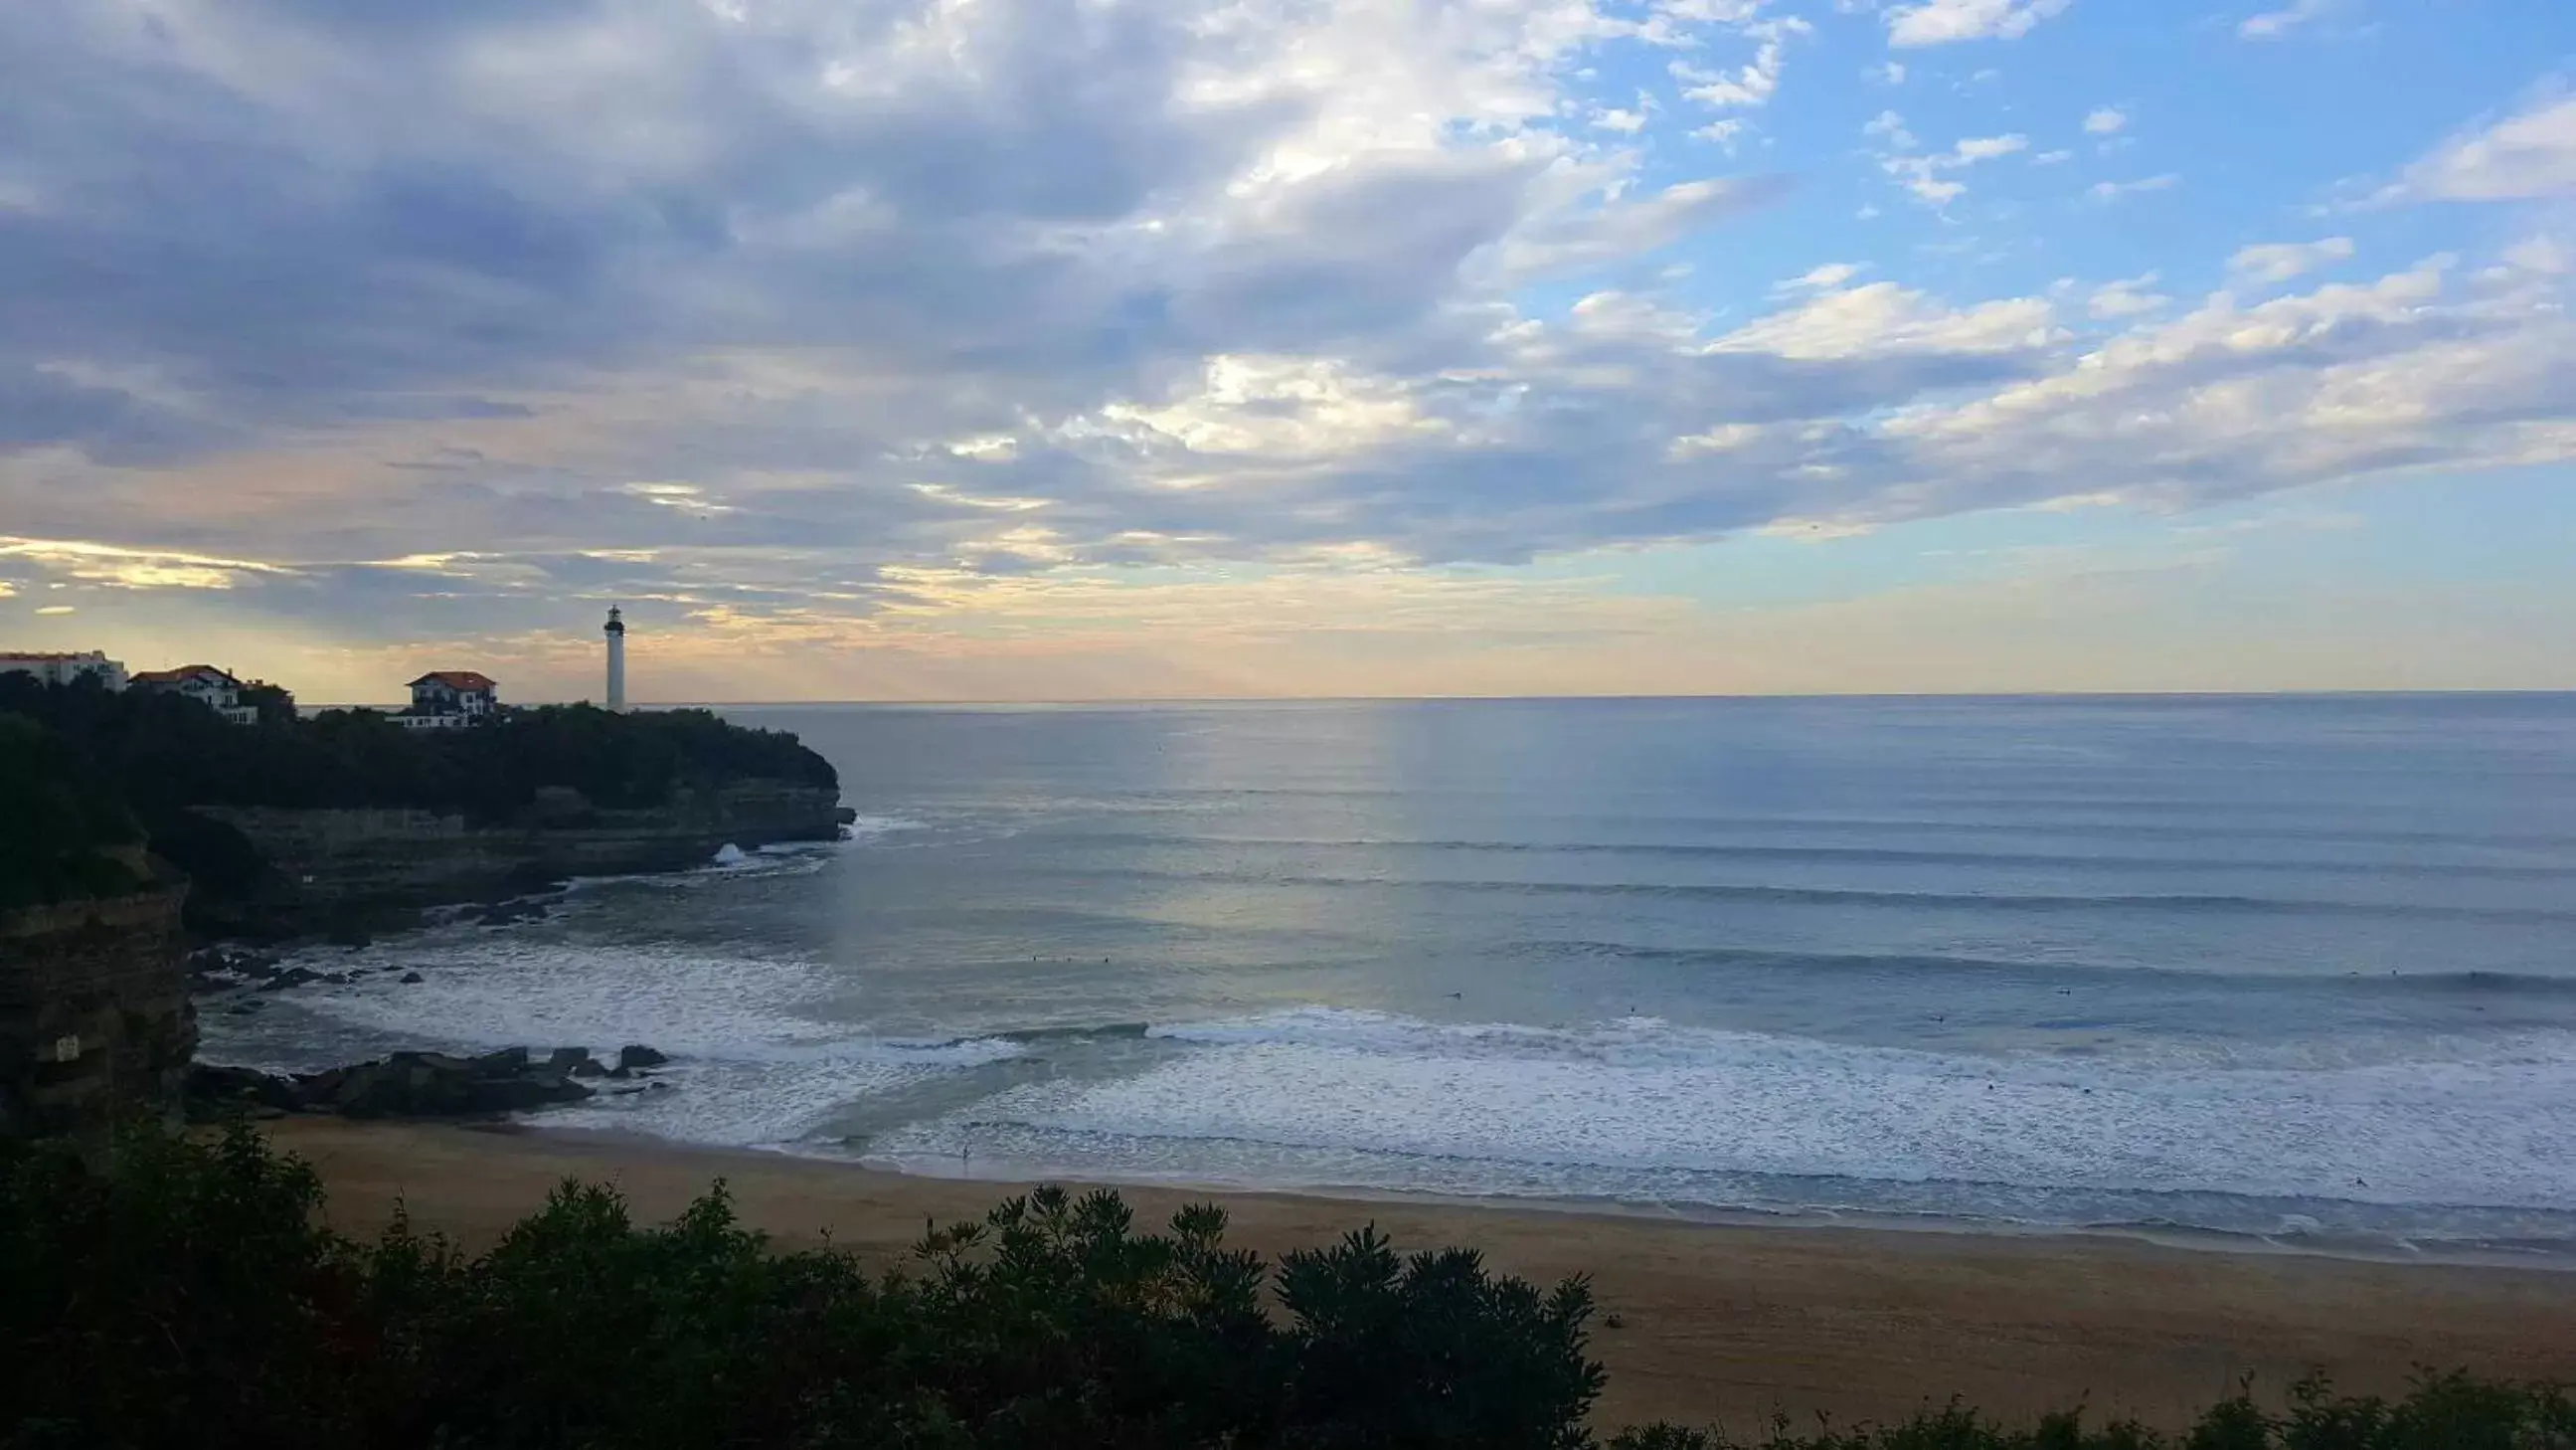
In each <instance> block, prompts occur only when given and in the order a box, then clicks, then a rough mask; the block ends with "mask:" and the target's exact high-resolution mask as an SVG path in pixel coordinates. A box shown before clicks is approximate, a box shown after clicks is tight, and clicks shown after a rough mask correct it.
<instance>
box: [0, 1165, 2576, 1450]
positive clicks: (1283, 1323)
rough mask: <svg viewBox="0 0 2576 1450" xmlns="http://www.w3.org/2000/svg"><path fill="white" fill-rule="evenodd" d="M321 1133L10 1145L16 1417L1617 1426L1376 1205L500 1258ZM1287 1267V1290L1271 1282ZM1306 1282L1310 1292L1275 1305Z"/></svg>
mask: <svg viewBox="0 0 2576 1450" xmlns="http://www.w3.org/2000/svg"><path fill="white" fill-rule="evenodd" d="M320 1202H321V1190H320V1187H319V1185H318V1183H317V1181H316V1180H315V1178H314V1176H313V1174H312V1173H311V1171H310V1170H309V1169H307V1168H306V1167H305V1166H304V1165H303V1164H301V1163H300V1162H298V1161H296V1160H294V1159H292V1158H288V1157H281V1156H279V1155H277V1154H275V1153H273V1152H272V1151H270V1150H269V1149H268V1148H267V1146H266V1145H265V1143H264V1142H263V1141H262V1140H261V1139H259V1138H258V1137H256V1136H255V1135H253V1134H251V1133H249V1132H247V1131H243V1130H237V1131H235V1132H234V1133H232V1134H231V1135H229V1136H227V1137H226V1138H224V1139H223V1140H222V1141H220V1142H216V1143H206V1142H196V1141H189V1140H186V1139H179V1138H172V1137H168V1136H164V1135H161V1134H159V1133H156V1132H149V1131H145V1132H139V1133H137V1134H135V1135H133V1136H130V1137H129V1138H127V1139H126V1140H124V1141H123V1142H122V1143H121V1144H120V1146H119V1148H118V1151H117V1158H116V1161H115V1164H114V1166H113V1167H112V1169H111V1170H110V1171H108V1172H106V1173H104V1174H99V1173H93V1172H91V1171H88V1170H86V1169H84V1168H82V1167H80V1166H78V1165H77V1164H76V1163H75V1162H74V1161H73V1160H72V1159H71V1158H69V1157H68V1156H66V1155H62V1154H58V1153H55V1152H52V1151H49V1150H31V1149H27V1148H23V1147H19V1148H12V1147H9V1146H8V1145H5V1144H0V1447H7V1450H39V1447H42V1450H52V1447H57V1446H63V1447H68V1446H74V1445H78V1446H85V1447H87V1446H101V1445H105V1446H146V1447H158V1446H178V1445H185V1446H191V1447H197V1446H217V1447H222V1446H235V1445H242V1446H252V1445H255V1446H260V1447H278V1450H299V1447H306V1446H313V1447H323V1446H330V1447H348V1446H360V1445H363V1446H369V1447H375V1446H387V1447H442V1450H471V1447H522V1446H524V1447H531V1450H534V1447H601V1450H605V1447H612V1446H615V1447H629V1446H641V1445H654V1446H664V1445H667V1446H691V1447H696V1446H811V1447H832V1446H895V1447H1014V1450H1019V1447H1028V1450H1036V1447H1041V1446H1043V1447H1073V1450H1079V1447H1120V1450H1156V1447H1184V1446H1189V1447H1199V1446H1206V1447H1220V1446H1230V1447H1244V1450H1249V1447H1280V1450H1326V1447H1331V1450H1341V1447H1349V1450H1361V1447H1370V1450H1377V1447H1384V1450H1396V1447H1415V1446H1419V1447H1456V1450H1466V1447H1470V1446H1474V1447H1487V1446H1491V1447H1504V1450H1510V1447H1529V1450H1541V1447H1583V1446H1590V1445H1592V1444H1594V1443H1595V1442H1594V1441H1593V1439H1592V1437H1591V1435H1590V1433H1589V1431H1588V1430H1587V1429H1586V1428H1585V1424H1584V1418H1585V1414H1586V1412H1587V1410H1588V1409H1589V1407H1590V1405H1591V1403H1592V1401H1593V1398H1594V1396H1595V1395H1596V1393H1597V1392H1598V1390H1599V1388H1600V1384H1601V1371H1600V1367H1599V1366H1598V1365H1596V1364H1593V1363H1592V1362H1590V1361H1589V1360H1588V1359H1586V1358H1585V1356H1584V1346H1585V1339H1584V1327H1585V1321H1586V1319H1587V1317H1588V1316H1589V1314H1590V1311H1591V1304H1590V1295H1589V1293H1588V1291H1587V1290H1586V1288H1585V1286H1584V1285H1583V1284H1582V1283H1580V1282H1569V1283H1566V1284H1563V1285H1560V1286H1559V1287H1558V1288H1557V1289H1556V1290H1555V1291H1554V1292H1553V1293H1552V1294H1542V1293H1541V1292H1539V1291H1538V1290H1537V1289H1535V1288H1533V1287H1532V1286H1530V1285H1528V1284H1526V1283H1523V1282H1521V1281H1519V1280H1516V1279H1510V1278H1496V1277H1494V1276H1492V1275H1490V1274H1488V1273H1487V1272H1485V1271H1484V1269H1483V1268H1482V1267H1481V1266H1480V1265H1479V1264H1478V1263H1477V1262H1476V1260H1475V1257H1474V1256H1473V1255H1471V1254H1463V1253H1458V1252H1454V1251H1452V1252H1446V1253H1436V1254H1426V1255H1418V1256H1415V1257H1412V1258H1402V1257H1399V1256H1397V1255H1396V1254H1395V1253H1394V1252H1393V1251H1392V1250H1391V1249H1390V1248H1389V1246H1388V1245H1387V1244H1386V1243H1385V1241H1384V1240H1382V1239H1380V1238H1378V1237H1377V1236H1376V1234H1375V1233H1374V1232H1373V1231H1369V1230H1362V1231H1361V1232H1359V1233H1356V1234H1353V1235H1351V1236H1350V1237H1349V1238H1347V1239H1345V1240H1344V1241H1343V1242H1342V1243H1341V1244H1339V1245H1338V1246H1336V1247H1334V1248H1332V1249H1330V1250H1327V1251H1324V1252H1320V1253H1312V1254H1294V1255H1290V1256H1288V1257H1287V1258H1286V1259H1285V1260H1284V1261H1283V1262H1282V1263H1281V1265H1280V1266H1279V1271H1278V1275H1277V1280H1276V1283H1275V1285H1273V1284H1272V1283H1271V1282H1270V1277H1269V1274H1268V1271H1267V1266H1266V1265H1265V1264H1264V1263H1263V1262H1262V1261H1261V1260H1260V1259H1259V1258H1258V1257H1257V1256H1256V1255H1253V1254H1251V1253H1248V1252H1244V1251H1239V1250H1230V1249H1228V1248H1226V1247H1225V1245H1224V1239H1223V1235H1224V1229H1225V1217H1224V1215H1223V1214H1222V1213H1220V1212H1219V1211H1217V1210H1216V1209H1213V1208H1193V1209H1188V1210H1185V1211H1183V1212H1182V1213H1180V1214H1178V1215H1176V1216H1175V1218H1174V1220H1173V1222H1172V1225H1171V1227H1170V1230H1169V1231H1168V1232H1165V1233H1138V1232H1137V1231H1136V1230H1135V1226H1134V1225H1133V1223H1132V1222H1131V1221H1130V1216H1129V1212H1128V1209H1127V1206H1126V1205H1125V1204H1124V1203H1123V1202H1122V1201H1121V1200H1120V1199H1119V1198H1118V1197H1117V1196H1116V1195H1115V1194H1109V1193H1095V1194H1091V1195H1089V1196H1086V1197H1081V1198H1076V1197H1073V1196H1071V1195H1068V1194H1066V1193H1064V1192H1062V1191H1060V1190H1053V1189H1045V1190H1040V1191H1039V1192H1037V1193H1035V1194H1032V1195H1031V1196H1029V1197H1028V1198H1025V1199H1014V1200H1012V1201H1010V1202H1008V1203H1005V1204H1003V1205H1002V1206H1001V1207H1000V1208H997V1209H995V1210H994V1211H993V1212H992V1213H991V1214H990V1215H988V1216H987V1217H986V1219H985V1220H984V1221H983V1222H981V1223H971V1224H959V1225H955V1226H952V1227H949V1228H945V1229H939V1230H935V1231H933V1232H932V1233H930V1234H929V1235H928V1236H927V1238H926V1239H925V1240H924V1241H923V1243H922V1244H921V1246H920V1248H919V1250H918V1258H917V1261H916V1263H915V1264H914V1266H913V1267H912V1268H911V1269H910V1270H909V1271H907V1272H903V1273H895V1274H884V1275H878V1274H872V1273H870V1272H868V1271H867V1270H865V1269H864V1268H862V1267H861V1266H860V1265H859V1264H857V1263H856V1262H855V1261H854V1260H852V1259H851V1258H849V1257H848V1256H846V1255H843V1254H839V1253H835V1252H831V1251H828V1250H825V1251H809V1252H802V1253H785V1254H782V1253H773V1252H770V1251H769V1250H768V1249H767V1247H766V1246H765V1245H764V1244H763V1242H762V1241H761V1239H760V1238H759V1236H757V1235H755V1234H752V1233H749V1232H747V1231H745V1230H744V1229H742V1228H741V1227H740V1226H739V1225H737V1224H736V1223H735V1221H734V1218H733V1214H732V1210H731V1207H730V1205H729V1203H728V1202H727V1200H726V1197H725V1194H724V1189H723V1186H722V1185H721V1184H718V1185H717V1186H716V1188H715V1189H714V1190H713V1191H712V1192H710V1193H709V1194H708V1195H707V1196H706V1197H704V1198H702V1199H700V1200H699V1201H698V1202H697V1203H696V1204H695V1205H693V1206H692V1207H691V1208H690V1209H689V1210H688V1211H687V1212H686V1213H684V1214H683V1215H682V1216H681V1217H680V1218H679V1219H678V1220H677V1221H676V1222H674V1223H672V1224H669V1225H667V1226H665V1227H661V1228H646V1229H639V1228H637V1227H636V1226H634V1225H633V1224H632V1223H631V1222H630V1221H629V1218H628V1215H627V1211H626V1206H625V1204H624V1203H623V1202H622V1201H621V1200H620V1199H619V1198H618V1196H617V1195H616V1194H615V1193H614V1192H612V1191H610V1190H608V1189H605V1188H599V1187H592V1186H585V1185H581V1184H577V1183H567V1184H565V1185H564V1186H563V1187H562V1188H560V1189H558V1190H557V1191H556V1192H555V1194H554V1195H553V1196H552V1198H551V1199H550V1200H549V1201H548V1203H547V1204H546V1207H545V1208H544V1209H543V1210H542V1211H541V1212H539V1213H537V1214H536V1215H534V1216H532V1217H530V1218H529V1219H527V1220H525V1221H524V1222H522V1223H521V1224H519V1225H518V1227H517V1228H516V1229H514V1230H513V1231H512V1232H511V1233H510V1235H509V1236H508V1237H507V1239H505V1240H504V1241H503V1242H502V1243H501V1244H500V1246H499V1247H497V1248H495V1249H494V1250H493V1251H492V1252H491V1253H489V1254H486V1255H484V1256H482V1257H481V1258H478V1259H468V1258H466V1257H464V1256H462V1255H460V1254H459V1253H457V1252H456V1251H455V1250H454V1249H452V1248H451V1247H449V1246H448V1245H446V1244H444V1243H442V1242H440V1241H439V1240H438V1239H436V1238H435V1237H431V1236H427V1235H423V1234H420V1233H417V1232H415V1231H413V1229H412V1228H411V1226H410V1225H409V1224H408V1223H405V1222H401V1221H397V1222H396V1223H395V1225H394V1226H393V1227H392V1228H391V1229H390V1230H388V1231H387V1232H386V1233H385V1234H384V1235H383V1236H382V1237H381V1238H379V1239H378V1240H377V1241H376V1242H374V1243H372V1244H363V1245H362V1244H356V1243H352V1242H349V1241H347V1240H344V1239H342V1238H340V1237H338V1236H336V1235H333V1234H331V1233H329V1232H327V1231H324V1230H322V1229H319V1228H316V1227H314V1226H313V1224H312V1218H313V1214H314V1211H315V1210H316V1209H317V1208H318V1207H319V1206H320ZM1271 1288H1275V1291H1276V1292H1275V1295H1269V1296H1265V1290H1266V1289H1271ZM1273 1307H1275V1310H1276V1312H1265V1310H1266V1309H1269V1308H1273ZM1610 1445H1611V1447H1612V1450H2150V1447H2155V1450H2565V1447H2568V1446H2571V1445H2576V1405H2571V1403H2570V1401H2569V1400H2568V1399H2567V1398H2566V1397H2565V1396H2564V1395H2562V1394H2560V1393H2558V1392H2557V1391H2555V1390H2549V1389H2542V1388H2534V1387H2524V1386H2516V1385H2509V1384H2493V1383H2486V1382H2481V1381H2476V1380H2472V1379H2469V1378H2467V1377H2465V1376H2461V1375H2430V1376H2427V1377H2426V1378H2425V1379H2424V1380H2423V1381H2422V1382H2421V1384H2420V1385H2419V1387H2418V1388H2417V1390H2416V1392H2415V1393H2414V1394H2412V1395H2410V1396H2409V1397H2408V1398H2406V1399H2405V1400H2403V1401H2399V1402H2395V1403H2388V1402H2383V1401H2380V1400H2376V1399H2338V1398H2335V1397H2334V1396H2332V1395H2331V1394H2330V1393H2329V1392H2328V1391H2327V1389H2326V1387H2325V1386H2324V1385H2322V1384H2309V1385H2304V1386H2301V1387H2299V1389H2298V1390H2297V1392H2296V1393H2295V1394H2294V1396H2293V1398H2292V1403H2291V1405H2290V1407H2289V1409H2288V1410H2287V1411H2286V1412H2285V1413H2280V1414H2274V1413H2270V1412H2268V1411H2266V1410H2264V1409H2262V1408H2260V1407H2258V1406H2257V1405H2256V1404H2255V1403H2254V1402H2253V1401H2252V1400H2250V1399H2247V1398H2239V1399H2236V1400H2232V1401H2229V1402H2226V1403H2223V1404H2221V1405H2218V1406H2216V1407H2215V1408H2213V1409H2212V1410H2210V1411H2209V1413H2208V1414H2207V1415H2206V1416H2205V1417H2204V1418H2203V1420H2202V1421H2201V1423H2200V1424H2199V1425H2198V1426H2197V1427H2195V1428H2194V1429H2193V1430H2192V1431H2190V1432H2189V1433H2188V1434H2186V1435H2184V1436H2182V1437H2180V1438H2178V1439H2166V1438H2161V1437H2159V1436H2156V1435H2154V1434H2151V1433H2149V1432H2147V1431H2144V1430H2141V1429H2139V1428H2137V1427H2135V1426H2125V1425H2111V1426H2105V1427H2100V1428H2089V1427H2086V1426H2085V1425H2083V1424H2082V1422H2081V1420H2080V1419H2079V1418H2078V1417H2077V1416H2074V1415H2066V1416H2058V1417H2053V1418H2051V1419H2049V1420H2046V1421H2044V1422H2042V1423H2041V1424H2039V1425H2038V1426H2035V1427H2031V1428H2028V1429H2006V1428H2001V1427H1998V1426H1995V1425H1993V1424H1990V1423H1988V1422H1986V1421H1984V1420H1982V1419H1981V1418H1979V1417H1978V1416H1977V1415H1975V1414H1974V1413H1973V1412H1971V1411H1969V1410H1966V1409H1964V1408H1960V1407H1955V1406H1954V1407H1952V1408H1950V1409H1948V1410H1944V1411H1941V1412H1939V1413H1935V1414H1928V1415H1925V1416H1923V1417H1921V1418H1919V1419H1917V1420H1915V1421H1914V1422H1912V1423H1909V1424H1905V1425H1899V1426H1889V1427H1877V1428H1871V1427H1864V1428H1861V1429H1855V1430H1851V1431H1832V1430H1824V1431H1818V1432H1815V1433H1810V1434H1794V1433H1791V1432H1790V1431H1789V1430H1788V1429H1787V1427H1785V1426H1782V1427H1777V1428H1775V1430H1774V1431H1773V1432H1772V1434H1771V1435H1770V1436H1769V1437H1768V1438H1765V1439H1763V1440H1760V1441H1756V1442H1750V1443H1747V1442H1740V1441H1731V1440H1728V1439H1726V1438H1724V1437H1723V1436H1720V1435H1716V1434H1713V1433H1707V1432H1701V1431H1696V1430H1686V1429H1679V1428H1675V1427H1671V1426H1655V1427H1650V1428H1646V1429H1642V1430H1632V1431H1628V1432H1625V1433H1623V1434H1621V1435H1619V1436H1618V1437H1617V1438H1616V1439H1614V1440H1612V1441H1611V1442H1610Z"/></svg>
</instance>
